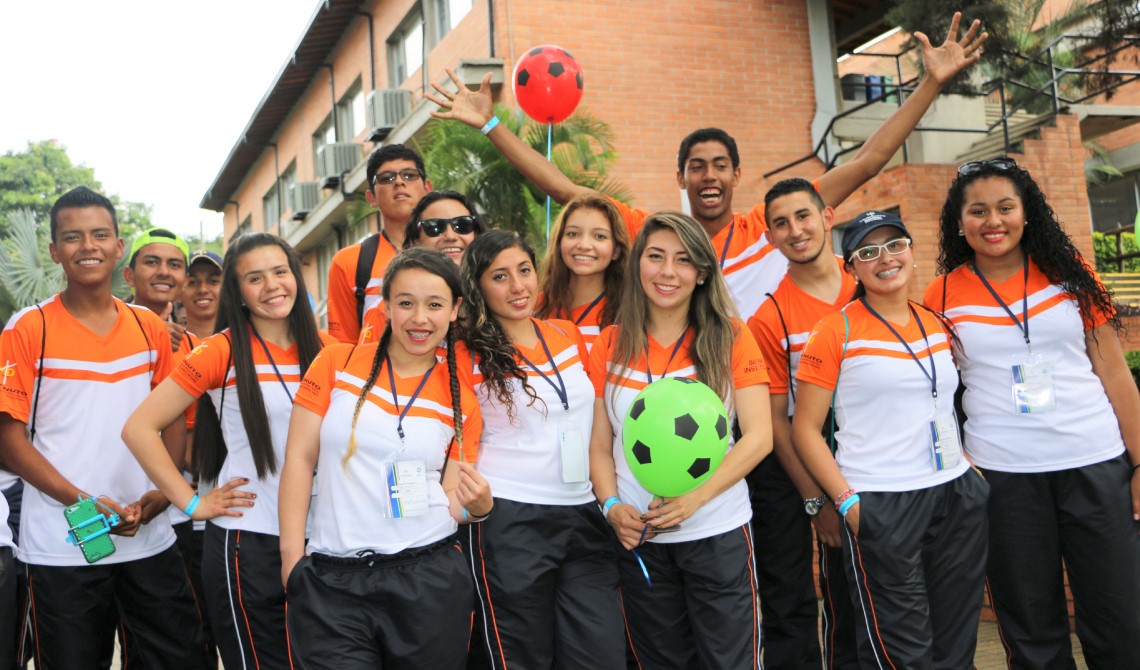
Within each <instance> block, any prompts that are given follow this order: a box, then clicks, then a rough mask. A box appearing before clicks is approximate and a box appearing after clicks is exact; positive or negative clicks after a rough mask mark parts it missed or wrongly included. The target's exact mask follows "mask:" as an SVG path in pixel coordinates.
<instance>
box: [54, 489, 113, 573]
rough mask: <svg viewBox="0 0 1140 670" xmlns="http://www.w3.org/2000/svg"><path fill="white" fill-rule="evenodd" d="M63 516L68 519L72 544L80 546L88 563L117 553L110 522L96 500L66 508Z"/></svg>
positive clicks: (90, 499)
mask: <svg viewBox="0 0 1140 670" xmlns="http://www.w3.org/2000/svg"><path fill="white" fill-rule="evenodd" d="M63 516H64V518H65V519H67V525H68V538H67V541H68V542H70V543H71V544H76V545H78V546H79V548H80V550H82V551H83V558H85V559H87V562H88V563H94V562H96V561H99V560H102V559H104V558H107V557H108V556H110V555H111V554H113V553H115V543H114V542H112V541H111V523H114V522H117V521H118V519H117V518H116V519H115V520H114V521H113V522H108V521H107V518H106V517H105V516H103V513H102V512H100V511H99V507H98V506H97V505H96V504H95V499H94V498H87V499H85V500H80V501H79V502H77V503H75V504H74V505H71V506H69V507H65V508H64V510H63Z"/></svg>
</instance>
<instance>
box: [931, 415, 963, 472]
mask: <svg viewBox="0 0 1140 670" xmlns="http://www.w3.org/2000/svg"><path fill="white" fill-rule="evenodd" d="M930 450H931V455H932V456H933V462H934V469H935V470H948V469H950V468H953V467H955V466H957V465H958V464H959V463H960V462H962V440H961V436H960V435H959V433H958V417H957V416H955V415H954V413H953V412H945V413H940V414H936V415H935V416H934V420H933V421H931V422H930Z"/></svg>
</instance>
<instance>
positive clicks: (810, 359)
mask: <svg viewBox="0 0 1140 670" xmlns="http://www.w3.org/2000/svg"><path fill="white" fill-rule="evenodd" d="M808 342H809V343H810V342H811V340H810V339H809V340H808ZM800 365H807V366H809V367H812V368H815V369H817V370H818V369H819V368H822V367H823V359H822V358H820V357H819V356H813V355H812V354H800Z"/></svg>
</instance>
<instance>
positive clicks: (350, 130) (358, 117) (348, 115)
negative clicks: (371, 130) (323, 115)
mask: <svg viewBox="0 0 1140 670" xmlns="http://www.w3.org/2000/svg"><path fill="white" fill-rule="evenodd" d="M336 113H337V121H338V122H339V123H340V138H339V141H341V142H350V141H352V138H354V137H356V136H357V135H358V134H360V133H362V132H364V131H365V130H367V128H366V126H367V125H368V123H367V121H366V120H365V118H364V88H363V87H362V86H361V83H360V78H359V77H357V78H356V82H355V83H354V84H353V85H352V86H351V87H350V88H349V89H348V92H347V93H345V94H344V96H343V97H342V98H341V99H340V102H338V103H337V105H336Z"/></svg>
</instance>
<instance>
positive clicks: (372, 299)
mask: <svg viewBox="0 0 1140 670" xmlns="http://www.w3.org/2000/svg"><path fill="white" fill-rule="evenodd" d="M431 188H432V187H431V180H430V179H428V178H427V172H426V171H425V170H424V159H423V158H422V157H421V156H420V155H419V153H417V152H416V151H415V150H413V149H410V148H408V147H406V146H404V145H403V144H388V145H385V146H382V147H379V148H377V149H376V150H375V151H373V152H372V154H371V155H370V156H369V157H368V191H367V192H366V193H365V194H364V197H365V198H367V200H368V204H369V205H372V206H373V207H375V208H376V209H378V210H380V233H379V235H373V236H372V237H370V238H367V239H365V240H364V241H363V242H361V243H359V244H353V245H350V246H347V247H345V248H343V249H341V250H340V251H338V252H337V253H336V255H335V256H333V259H332V264H331V265H330V267H329V289H328V291H329V294H328V320H329V327H328V332H329V335H332V336H333V337H335V338H336V339H338V340H340V341H341V342H349V343H351V344H355V343H356V342H357V340H358V339H359V338H360V327H361V324H362V323H364V316H365V315H366V314H367V313H368V312H370V311H372V310H375V309H379V308H380V288H381V285H382V284H383V283H384V270H386V269H387V268H388V262H389V261H391V260H392V259H393V258H395V257H396V254H398V253H400V249H401V248H402V247H403V245H404V228H405V226H406V225H407V223H408V218H409V217H410V216H411V214H412V210H413V209H415V207H416V205H417V204H418V203H419V201H420V198H422V197H424V195H425V194H427V193H429V192H431ZM369 255H371V256H372V257H373V261H372V269H371V270H370V271H369V272H367V273H364V272H361V269H360V267H359V266H360V259H361V258H367V257H368V256H369Z"/></svg>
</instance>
